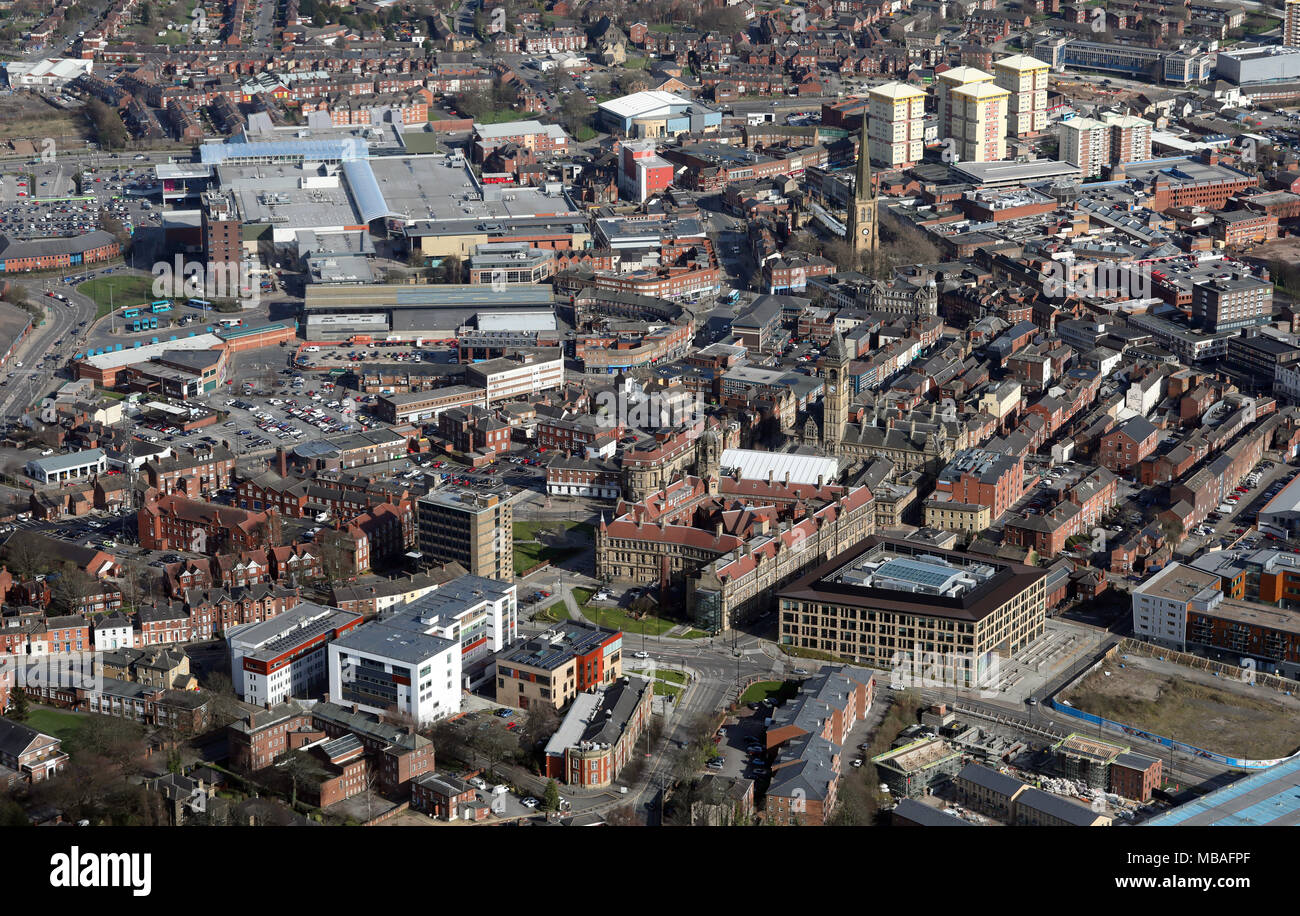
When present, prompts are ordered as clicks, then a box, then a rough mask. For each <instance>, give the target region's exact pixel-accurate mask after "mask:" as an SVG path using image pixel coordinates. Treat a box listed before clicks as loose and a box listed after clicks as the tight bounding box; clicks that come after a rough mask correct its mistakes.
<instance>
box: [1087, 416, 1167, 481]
mask: <svg viewBox="0 0 1300 916" xmlns="http://www.w3.org/2000/svg"><path fill="white" fill-rule="evenodd" d="M1159 444H1160V430H1159V429H1157V428H1156V427H1155V426H1153V425H1152V424H1151V421H1149V420H1147V419H1146V418H1145V417H1132V418H1130V419H1128V420H1125V421H1124V422H1123V423H1121V424H1120V425H1119V426H1117V427H1116V428H1115V429H1113V430H1111V431H1110V432H1108V433H1106V435H1104V436H1102V437H1101V451H1100V456H1099V460H1100V461H1101V465H1102V467H1104V468H1106V469H1107V470H1110V471H1113V472H1115V473H1116V474H1127V473H1128V472H1130V471H1132V470H1133V468H1134V467H1135V466H1136V465H1137V464H1138V463H1139V462H1140V461H1142V459H1143V458H1146V457H1147V456H1148V455H1150V454H1151V453H1152V452H1154V451H1155V449H1156V446H1157V445H1159Z"/></svg>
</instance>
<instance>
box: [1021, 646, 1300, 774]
mask: <svg viewBox="0 0 1300 916" xmlns="http://www.w3.org/2000/svg"><path fill="white" fill-rule="evenodd" d="M1128 653H1132V654H1134V655H1145V656H1147V657H1149V658H1159V659H1161V660H1163V661H1169V662H1174V663H1177V664H1181V665H1185V666H1188V667H1193V668H1199V669H1201V670H1204V671H1213V672H1216V673H1219V674H1221V675H1223V676H1225V677H1232V678H1236V679H1237V680H1241V681H1250V682H1252V683H1256V684H1263V685H1264V686H1268V687H1272V688H1273V689H1275V690H1281V691H1282V692H1284V693H1292V692H1293V690H1294V688H1297V687H1300V684H1297V683H1296V682H1295V681H1288V680H1287V679H1286V678H1280V677H1276V676H1274V675H1271V674H1258V673H1256V672H1255V671H1253V670H1252V669H1249V668H1239V667H1237V666H1235V665H1227V664H1224V663H1223V662H1216V661H1214V660H1212V659H1208V658H1202V657H1200V656H1199V655H1191V654H1189V653H1186V652H1177V651H1173V650H1168V649H1162V648H1160V647H1159V646H1153V645H1150V644H1148V643H1143V642H1138V641H1136V640H1133V639H1125V640H1123V641H1121V642H1119V643H1118V644H1116V645H1115V646H1112V647H1111V649H1110V651H1109V652H1107V653H1106V654H1105V655H1104V656H1102V658H1101V659H1099V660H1098V662H1097V663H1096V664H1094V665H1092V666H1091V667H1090V668H1089V673H1091V672H1092V671H1093V670H1095V669H1096V668H1098V667H1100V666H1101V665H1102V664H1104V663H1105V662H1107V661H1110V662H1113V663H1116V664H1118V660H1119V658H1120V656H1122V655H1125V654H1128ZM1265 681H1268V682H1269V683H1265ZM1043 702H1044V705H1046V706H1048V707H1049V708H1051V709H1052V710H1054V711H1055V712H1059V713H1061V714H1063V715H1066V716H1070V717H1071V718H1074V719H1080V720H1082V721H1084V722H1090V723H1092V724H1093V725H1097V726H1100V727H1102V728H1105V729H1109V730H1110V731H1115V732H1119V733H1121V734H1124V735H1128V736H1129V737H1131V738H1141V739H1142V740H1144V741H1150V742H1151V743H1152V744H1159V745H1160V746H1162V747H1170V748H1173V749H1174V750H1177V751H1182V752H1183V753H1184V754H1187V755H1188V756H1190V757H1201V758H1203V759H1205V760H1212V761H1214V762H1215V763H1221V764H1223V765H1224V766H1230V767H1235V768H1236V769H1239V770H1264V769H1268V768H1269V767H1272V766H1277V765H1278V764H1279V763H1282V762H1284V761H1286V760H1291V759H1294V758H1295V757H1297V756H1300V751H1297V752H1296V753H1295V754H1292V755H1291V756H1290V757H1278V758H1276V759H1273V760H1247V759H1244V758H1241V757H1229V756H1227V755H1225V754H1216V753H1215V752H1214V751H1207V750H1205V749H1204V748H1200V747H1197V746H1196V745H1194V744H1184V743H1183V742H1181V741H1175V740H1174V739H1172V738H1166V737H1165V736H1164V735H1157V734H1154V733H1152V732H1148V731H1145V730H1143V729H1140V728H1135V727H1134V726H1132V725H1125V724H1124V723H1122V722H1115V721H1112V720H1111V719H1106V718H1103V717H1101V716H1098V715H1094V714H1093V713H1090V712H1084V711H1083V710H1082V709H1076V708H1075V707H1073V706H1066V705H1064V704H1063V703H1060V702H1058V701H1057V700H1056V698H1055V697H1050V698H1048V699H1045V700H1044V701H1043Z"/></svg>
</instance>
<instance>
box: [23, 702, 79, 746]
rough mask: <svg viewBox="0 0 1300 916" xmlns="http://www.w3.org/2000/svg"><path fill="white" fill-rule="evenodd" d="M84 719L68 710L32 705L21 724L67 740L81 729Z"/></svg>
mask: <svg viewBox="0 0 1300 916" xmlns="http://www.w3.org/2000/svg"><path fill="white" fill-rule="evenodd" d="M85 721H86V719H85V717H84V716H77V715H73V714H72V713H70V712H61V711H59V710H57V709H46V708H44V707H38V706H33V707H31V709H30V712H29V713H28V716H27V721H26V722H24V723H23V724H24V725H26V726H28V727H29V728H34V729H36V730H37V731H39V732H44V733H45V734H47V735H53V736H54V737H55V738H60V739H63V740H65V741H66V740H67V739H68V738H69V737H71V736H72V735H75V734H76V733H77V732H79V731H80V730H81V727H82V725H83V724H84V723H85Z"/></svg>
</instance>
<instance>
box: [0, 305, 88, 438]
mask: <svg viewBox="0 0 1300 916" xmlns="http://www.w3.org/2000/svg"><path fill="white" fill-rule="evenodd" d="M45 282H46V283H49V284H51V286H50V288H52V289H62V290H64V293H63V294H64V295H66V296H67V297H68V300H69V301H68V302H67V303H64V302H60V301H59V300H57V299H54V298H51V297H49V296H46V295H44V294H43V293H42V292H40V291H39V290H38V289H36V288H35V284H33V283H28V284H25V285H26V286H27V287H28V290H29V295H30V297H31V299H32V300H33V301H34V302H37V303H39V305H40V306H41V308H43V309H44V310H45V322H44V324H42V325H41V326H39V327H36V328H33V329H32V332H31V334H29V335H28V336H27V339H26V340H25V341H23V343H22V345H21V346H20V347H19V348H18V351H17V352H16V353H15V354H14V356H13V358H12V359H11V360H10V362H9V363H8V365H9V366H13V367H17V364H18V363H22V364H23V365H22V367H21V368H12V369H10V370H9V371H10V372H12V373H13V374H14V377H13V378H12V379H10V378H7V377H6V378H3V379H0V416H3V417H17V416H21V415H22V413H23V411H24V410H25V409H26V408H27V407H28V406H29V405H31V403H32V402H33V401H35V400H36V399H37V398H39V397H41V396H42V395H44V394H46V389H47V388H48V387H49V384H50V382H51V381H52V380H53V379H54V376H55V373H56V372H57V371H58V370H59V368H60V367H61V366H62V365H63V363H64V362H65V361H66V360H65V356H64V355H65V354H66V353H70V352H71V351H72V350H73V349H74V348H75V346H76V340H77V339H78V338H77V336H76V335H77V334H78V333H79V332H78V327H77V326H78V324H80V323H81V322H83V321H84V322H86V323H87V326H89V324H90V321H91V320H92V319H93V318H94V317H95V303H94V302H93V301H92V300H90V299H89V298H87V297H85V296H82V295H80V294H78V293H76V292H75V291H74V290H72V289H71V288H69V287H64V286H62V285H61V284H58V285H54V284H53V281H45ZM44 288H45V287H41V288H40V289H42V290H43V289H44ZM82 332H84V329H82ZM57 340H62V342H63V343H62V345H61V346H58V347H56V346H55V341H57ZM48 355H54V356H55V357H56V358H55V359H46V356H48Z"/></svg>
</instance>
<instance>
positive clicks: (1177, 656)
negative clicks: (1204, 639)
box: [1106, 639, 1300, 695]
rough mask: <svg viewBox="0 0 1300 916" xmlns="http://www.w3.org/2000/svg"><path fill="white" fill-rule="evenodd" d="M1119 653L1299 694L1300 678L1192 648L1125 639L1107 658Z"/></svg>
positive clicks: (1288, 693)
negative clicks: (1183, 649)
mask: <svg viewBox="0 0 1300 916" xmlns="http://www.w3.org/2000/svg"><path fill="white" fill-rule="evenodd" d="M1116 653H1120V654H1129V653H1131V654H1133V655H1145V656H1146V657H1147V658H1159V659H1163V660H1165V661H1169V662H1173V663H1174V664H1176V665H1182V666H1183V667H1185V668H1197V669H1199V670H1201V671H1209V672H1211V673H1214V674H1217V675H1219V676H1220V677H1226V678H1231V679H1233V680H1237V681H1246V682H1249V683H1251V684H1254V685H1255V686H1257V687H1269V688H1271V689H1273V690H1276V691H1278V692H1279V693H1285V694H1287V695H1293V694H1300V681H1293V680H1290V679H1289V678H1284V677H1281V676H1279V675H1276V674H1265V673H1263V672H1260V671H1256V670H1255V669H1254V668H1242V667H1240V666H1238V665H1230V664H1228V663H1227V662H1220V661H1215V660H1214V659H1211V658H1203V657H1202V656H1200V655H1192V654H1191V653H1190V652H1179V651H1177V650H1172V649H1162V648H1160V647H1159V646H1153V645H1151V644H1150V643H1145V642H1138V641H1137V640H1134V639H1125V640H1123V641H1121V642H1120V643H1119V644H1117V645H1116V646H1115V647H1114V648H1113V649H1111V650H1110V652H1109V653H1108V654H1107V656H1106V657H1107V658H1110V659H1113V658H1114V657H1115V654H1116Z"/></svg>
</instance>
